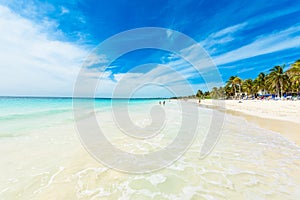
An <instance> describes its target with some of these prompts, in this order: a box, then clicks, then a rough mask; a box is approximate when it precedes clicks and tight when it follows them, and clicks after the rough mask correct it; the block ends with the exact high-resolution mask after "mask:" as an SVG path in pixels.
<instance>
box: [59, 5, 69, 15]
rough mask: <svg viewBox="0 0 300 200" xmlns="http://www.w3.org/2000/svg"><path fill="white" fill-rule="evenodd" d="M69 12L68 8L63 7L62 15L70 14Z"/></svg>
mask: <svg viewBox="0 0 300 200" xmlns="http://www.w3.org/2000/svg"><path fill="white" fill-rule="evenodd" d="M69 12H70V10H68V9H67V8H66V7H63V6H62V7H61V15H64V14H68V13H69Z"/></svg>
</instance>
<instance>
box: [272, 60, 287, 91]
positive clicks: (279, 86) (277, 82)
mask: <svg viewBox="0 0 300 200" xmlns="http://www.w3.org/2000/svg"><path fill="white" fill-rule="evenodd" d="M284 67H285V65H283V66H275V67H273V68H272V69H270V74H269V76H268V79H267V84H269V86H270V88H271V89H275V91H276V93H277V95H278V96H280V97H281V96H282V92H283V89H284V86H287V85H288V84H289V77H288V75H287V74H286V73H284Z"/></svg>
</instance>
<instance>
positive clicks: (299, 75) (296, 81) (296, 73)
mask: <svg viewBox="0 0 300 200" xmlns="http://www.w3.org/2000/svg"><path fill="white" fill-rule="evenodd" d="M286 73H287V75H288V76H289V77H290V81H291V85H292V87H293V88H296V91H297V93H299V91H300V60H297V61H296V62H295V63H293V64H292V66H291V68H290V69H289V70H287V71H286Z"/></svg>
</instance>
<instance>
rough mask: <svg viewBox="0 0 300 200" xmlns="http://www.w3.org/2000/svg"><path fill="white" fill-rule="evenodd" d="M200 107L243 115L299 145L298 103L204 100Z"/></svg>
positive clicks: (299, 109) (299, 118)
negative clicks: (216, 108)
mask: <svg viewBox="0 0 300 200" xmlns="http://www.w3.org/2000/svg"><path fill="white" fill-rule="evenodd" d="M190 101H194V102H198V101H197V100H192V99H191V100H190ZM201 105H204V106H208V107H218V108H219V109H223V110H224V109H225V110H226V112H227V113H229V114H234V115H240V116H241V115H242V114H245V115H243V117H245V118H246V119H247V120H249V121H251V122H254V123H256V124H259V125H260V126H262V127H263V128H266V129H269V130H273V131H276V132H279V133H281V134H283V135H284V136H285V137H287V138H288V139H291V140H292V141H294V142H295V143H297V144H298V145H300V131H299V130H300V129H299V128H300V101H274V100H269V101H268V100H241V101H239V100H211V99H205V100H201Z"/></svg>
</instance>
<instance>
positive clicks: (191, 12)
mask: <svg viewBox="0 0 300 200" xmlns="http://www.w3.org/2000/svg"><path fill="white" fill-rule="evenodd" d="M0 26H1V32H0V48H1V52H2V53H1V55H0V59H1V63H0V83H1V84H0V95H2V96H5V95H21V96H26V95H30V96H72V91H73V87H74V82H75V80H76V76H77V74H78V72H79V70H80V67H81V66H82V62H83V61H84V60H85V59H86V58H87V57H88V56H89V55H90V54H91V52H92V50H93V49H94V48H95V47H96V46H97V45H98V44H99V43H101V42H102V41H104V40H105V39H107V38H109V37H111V36H113V35H115V34H117V33H119V32H122V31H126V30H129V29H133V28H141V27H163V28H168V29H172V30H175V31H179V32H182V33H184V34H186V35H188V36H189V37H191V38H193V39H194V40H196V41H197V42H198V43H199V44H200V45H201V46H202V47H203V48H204V49H205V50H206V51H207V53H208V54H209V55H210V56H211V58H212V59H213V61H214V63H215V64H216V66H217V68H218V70H219V71H220V74H221V77H222V79H223V80H224V81H226V80H227V79H228V77H229V76H231V75H238V76H240V77H242V78H254V77H256V76H257V74H258V73H259V72H261V71H264V72H267V71H268V70H269V69H270V68H271V67H273V66H275V65H282V64H286V65H287V66H288V65H290V64H291V63H293V62H294V61H295V60H297V59H299V58H300V1H264V0H260V1H222V0H220V1H204V0H202V1H201V0H200V1H199V0H185V1H175V0H174V1H171V0H170V1H160V0H155V1H137V0H132V1H121V0H118V1H115V0H111V1H105V2H102V1H96V0H86V1H83V0H71V1H58V0H48V1H30V0H27V1H22V0H19V1H14V0H0ZM98 56H100V55H98ZM176 60H177V58H174V57H173V55H172V54H171V53H169V52H164V51H159V50H154V49H144V50H139V51H134V52H130V53H128V54H126V55H124V56H122V57H120V58H119V59H117V60H116V61H115V62H114V63H113V64H112V66H110V67H109V68H107V69H106V71H105V75H106V76H104V80H103V82H104V84H103V86H101V88H100V89H99V90H98V91H97V95H98V96H103V97H104V96H111V95H112V94H111V91H113V90H114V88H115V86H116V85H117V84H118V80H120V77H122V76H124V74H127V76H128V77H130V78H132V80H136V78H135V77H136V75H139V76H143V77H145V76H146V75H147V74H149V73H152V75H153V73H154V71H155V72H156V73H157V74H155V77H157V76H160V67H161V65H160V64H164V65H168V66H171V67H172V65H173V64H174V63H176ZM146 63H157V65H153V66H152V67H150V66H148V67H145V68H143V70H142V68H141V69H140V70H139V71H135V72H130V71H131V70H132V69H133V68H134V67H136V66H138V65H142V64H146ZM182 66H184V67H185V68H189V67H190V66H189V65H188V64H187V63H185V64H183V63H182ZM186 71H188V70H186V69H182V70H179V71H178V72H179V73H183V77H185V78H186V79H187V81H188V83H189V84H190V85H191V87H192V88H193V89H194V90H197V89H198V88H199V89H203V90H206V89H207V87H210V86H211V85H214V84H215V85H220V84H222V83H220V82H218V83H217V82H215V83H213V82H212V83H204V80H203V78H201V76H199V74H195V73H190V74H189V75H186V74H184V73H186ZM93 72H94V73H97V72H98V73H99V71H97V70H96V71H93ZM165 73H167V72H165ZM170 73H171V72H170ZM208 73H209V72H208ZM145 74H146V75H145ZM129 75H132V76H129ZM153 76H154V75H153ZM153 76H152V77H153ZM169 78H170V81H171V80H172V79H173V80H174V77H172V74H169ZM163 80H165V77H164V79H163ZM208 85H209V86H208ZM149 91H151V93H150V94H149ZM170 95H171V94H169V93H167V92H166V91H164V90H163V89H159V88H151V87H148V88H147V89H146V90H144V91H140V93H139V94H138V95H137V96H140V97H145V96H151V97H156V96H170ZM182 95H185V93H184V92H183V93H182Z"/></svg>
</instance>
